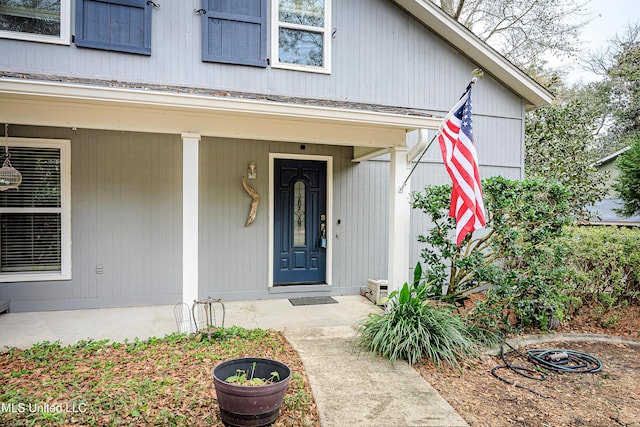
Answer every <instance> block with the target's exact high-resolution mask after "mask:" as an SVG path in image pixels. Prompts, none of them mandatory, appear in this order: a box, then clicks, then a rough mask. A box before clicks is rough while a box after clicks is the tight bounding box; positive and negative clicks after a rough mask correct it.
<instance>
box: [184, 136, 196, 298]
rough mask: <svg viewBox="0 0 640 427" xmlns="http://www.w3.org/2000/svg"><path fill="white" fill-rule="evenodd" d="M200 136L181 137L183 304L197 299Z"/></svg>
mask: <svg viewBox="0 0 640 427" xmlns="http://www.w3.org/2000/svg"><path fill="white" fill-rule="evenodd" d="M199 147H200V134H198V133H183V134H182V302H184V303H186V304H187V305H188V306H189V307H191V305H192V304H193V300H196V299H198V195H199V188H198V177H199V173H198V163H199Z"/></svg>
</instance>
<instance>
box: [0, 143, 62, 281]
mask: <svg viewBox="0 0 640 427" xmlns="http://www.w3.org/2000/svg"><path fill="white" fill-rule="evenodd" d="M9 151H10V154H11V164H12V165H13V167H14V168H16V169H17V170H19V171H20V173H21V174H22V183H21V184H20V187H19V189H18V190H14V189H9V190H6V191H2V192H0V282H17V281H38V280H66V279H70V278H71V219H70V215H71V203H70V185H71V184H70V176H71V174H70V172H69V163H70V159H69V141H60V140H42V139H22V138H9Z"/></svg>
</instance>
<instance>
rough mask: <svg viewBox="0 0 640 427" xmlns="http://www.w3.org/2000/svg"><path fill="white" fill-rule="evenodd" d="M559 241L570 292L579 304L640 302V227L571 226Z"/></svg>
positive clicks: (610, 305) (601, 304)
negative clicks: (568, 270)
mask: <svg viewBox="0 0 640 427" xmlns="http://www.w3.org/2000/svg"><path fill="white" fill-rule="evenodd" d="M558 243H560V244H561V245H563V246H565V247H566V248H567V264H568V266H570V267H571V274H570V276H568V280H569V283H570V284H571V290H570V292H571V294H572V295H573V296H574V297H575V298H577V299H578V300H579V301H580V302H581V303H582V304H591V305H596V306H600V307H603V308H605V309H610V308H612V307H614V306H616V305H618V304H628V303H632V304H633V303H635V304H637V303H640V229H637V228H636V229H632V228H624V227H571V228H570V229H569V233H567V235H566V236H565V237H563V238H561V239H559V240H558Z"/></svg>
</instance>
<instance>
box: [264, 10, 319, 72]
mask: <svg viewBox="0 0 640 427" xmlns="http://www.w3.org/2000/svg"><path fill="white" fill-rule="evenodd" d="M272 22H273V28H272V34H271V37H272V56H273V59H272V65H273V67H275V68H288V69H293V70H303V71H314V72H321V73H329V72H330V71H331V64H330V62H331V59H330V58H331V0H275V1H274V2H273V10H272Z"/></svg>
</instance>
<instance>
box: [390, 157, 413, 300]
mask: <svg viewBox="0 0 640 427" xmlns="http://www.w3.org/2000/svg"><path fill="white" fill-rule="evenodd" d="M408 151H409V149H408V148H407V147H394V148H391V150H390V153H391V171H390V174H389V191H390V194H389V265H388V280H389V293H391V292H392V291H394V290H399V289H400V288H401V287H402V285H403V284H404V282H407V281H408V280H409V243H410V242H409V232H410V228H409V227H410V216H411V205H410V204H409V202H410V192H411V191H410V189H411V182H410V181H409V182H407V185H406V186H405V187H404V189H403V191H402V193H400V192H399V190H400V187H401V186H402V183H403V182H404V180H405V179H407V177H408V176H409V172H410V170H411V164H410V162H409V161H408V157H407V153H408Z"/></svg>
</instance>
